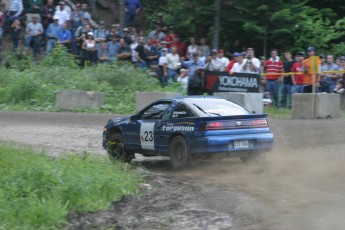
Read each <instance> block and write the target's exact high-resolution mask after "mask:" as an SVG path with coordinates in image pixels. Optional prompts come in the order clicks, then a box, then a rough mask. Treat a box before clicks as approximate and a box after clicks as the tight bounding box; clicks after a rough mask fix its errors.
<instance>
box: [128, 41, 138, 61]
mask: <svg viewBox="0 0 345 230" xmlns="http://www.w3.org/2000/svg"><path fill="white" fill-rule="evenodd" d="M131 40H132V43H131V44H130V45H129V48H130V49H131V61H132V63H133V64H134V65H137V62H138V59H137V52H136V48H137V46H138V42H137V37H136V36H135V35H132V36H131Z"/></svg>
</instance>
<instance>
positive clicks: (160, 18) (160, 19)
mask: <svg viewBox="0 0 345 230" xmlns="http://www.w3.org/2000/svg"><path fill="white" fill-rule="evenodd" d="M157 16H158V18H157V20H155V21H154V26H155V27H156V26H160V27H161V29H162V31H163V32H166V30H167V27H166V24H165V22H164V21H163V14H162V13H158V14H157Z"/></svg>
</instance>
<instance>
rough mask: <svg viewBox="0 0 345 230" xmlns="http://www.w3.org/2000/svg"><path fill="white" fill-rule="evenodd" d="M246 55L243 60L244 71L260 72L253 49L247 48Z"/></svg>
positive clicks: (258, 62) (259, 64)
mask: <svg viewBox="0 0 345 230" xmlns="http://www.w3.org/2000/svg"><path fill="white" fill-rule="evenodd" d="M246 55H247V57H246V59H244V60H243V63H244V64H243V70H244V73H253V74H258V73H259V72H260V66H261V63H260V61H259V59H257V58H256V57H255V53H254V49H253V48H248V49H247V54H246Z"/></svg>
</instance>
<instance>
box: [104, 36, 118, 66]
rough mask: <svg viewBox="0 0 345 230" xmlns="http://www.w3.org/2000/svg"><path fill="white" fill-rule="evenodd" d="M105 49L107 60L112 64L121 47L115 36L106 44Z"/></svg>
mask: <svg viewBox="0 0 345 230" xmlns="http://www.w3.org/2000/svg"><path fill="white" fill-rule="evenodd" d="M107 48H108V53H109V60H110V61H112V62H113V61H117V53H118V52H119V50H120V48H121V46H120V43H119V42H118V39H117V37H116V36H113V37H112V40H111V41H109V42H107Z"/></svg>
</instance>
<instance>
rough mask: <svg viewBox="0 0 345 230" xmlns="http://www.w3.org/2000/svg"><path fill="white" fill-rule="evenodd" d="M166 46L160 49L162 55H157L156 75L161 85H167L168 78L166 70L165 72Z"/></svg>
mask: <svg viewBox="0 0 345 230" xmlns="http://www.w3.org/2000/svg"><path fill="white" fill-rule="evenodd" d="M167 51H168V49H167V48H163V49H162V55H161V56H160V57H159V60H158V68H159V69H158V77H159V81H160V82H161V84H162V85H163V86H166V85H168V80H167V76H168V72H167V57H166V55H167Z"/></svg>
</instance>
